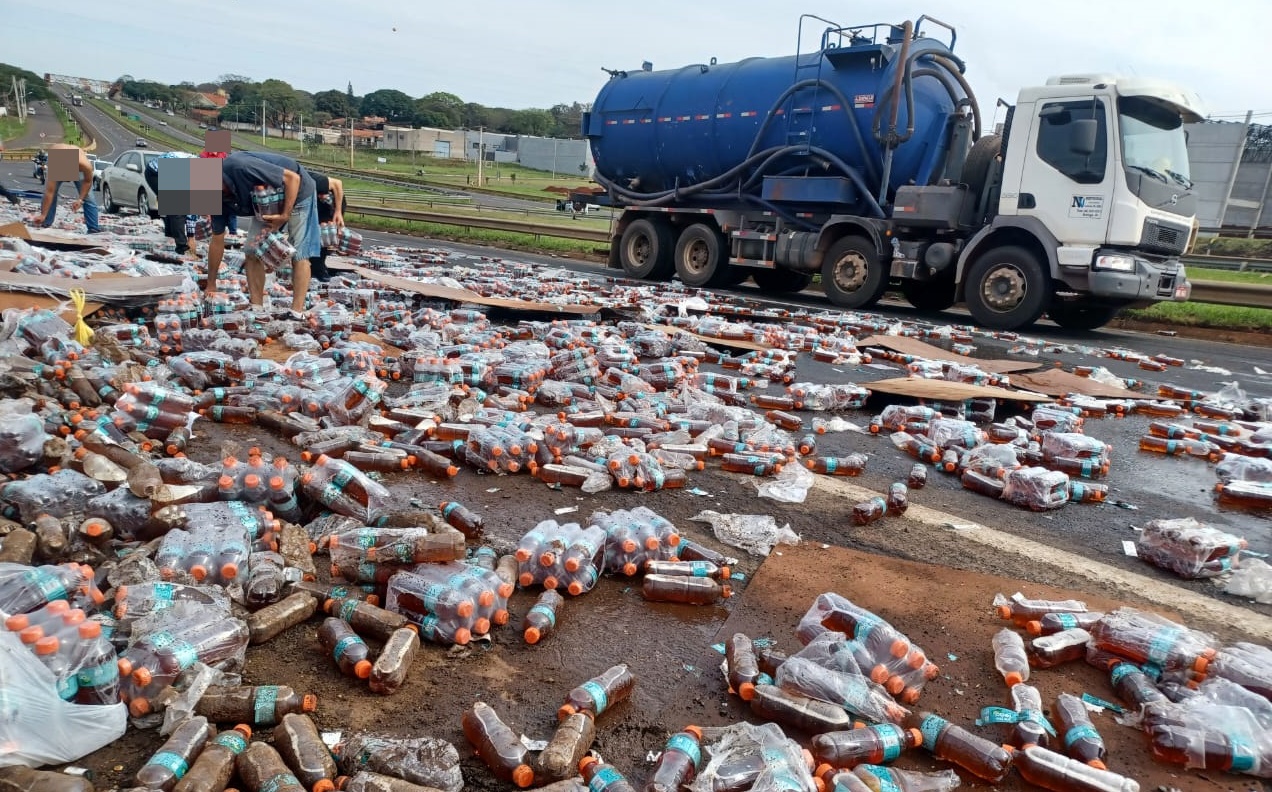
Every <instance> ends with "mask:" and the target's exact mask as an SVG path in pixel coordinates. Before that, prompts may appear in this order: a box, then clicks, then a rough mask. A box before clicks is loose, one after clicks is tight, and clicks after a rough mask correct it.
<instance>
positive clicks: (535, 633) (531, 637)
mask: <svg viewBox="0 0 1272 792" xmlns="http://www.w3.org/2000/svg"><path fill="white" fill-rule="evenodd" d="M541 637H542V633H540V632H539V628H538V627H527V628H526V632H525V639H526V643H528V644H537V643H538V642H539V639H540V638H541Z"/></svg>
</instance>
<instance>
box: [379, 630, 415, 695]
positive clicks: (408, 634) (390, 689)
mask: <svg viewBox="0 0 1272 792" xmlns="http://www.w3.org/2000/svg"><path fill="white" fill-rule="evenodd" d="M419 649H420V634H419V630H418V629H417V628H416V627H415V625H414V624H411V625H408V626H406V627H403V628H401V629H399V630H394V631H393V632H392V633H391V634H390V635H389V639H388V640H387V641H385V642H384V648H383V649H381V650H380V656H379V657H377V658H376V659H375V665H373V666H371V676H370V677H369V678H368V684H369V686H370V688H371V692H372V693H379V694H381V695H384V696H388V695H392V694H393V693H396V692H397V690H398V688H400V687H402V683H403V682H405V681H406V675H407V673H408V672H409V671H410V670H411V663H412V662H414V661H415V653H416V652H418V651H419Z"/></svg>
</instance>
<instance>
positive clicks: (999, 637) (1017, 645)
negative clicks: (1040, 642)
mask: <svg viewBox="0 0 1272 792" xmlns="http://www.w3.org/2000/svg"><path fill="white" fill-rule="evenodd" d="M993 647H994V667H995V668H997V669H998V673H1000V674H1002V675H1003V680H1004V681H1005V682H1006V683H1007V687H1009V688H1010V687H1012V686H1014V685H1018V684H1020V683H1021V682H1028V681H1029V655H1028V654H1026V653H1025V642H1024V639H1022V638H1021V637H1020V633H1017V632H1015V631H1014V630H1010V629H1006V628H1004V629H1002V630H999V631H998V632H997V633H996V634H995V635H994V638H993Z"/></svg>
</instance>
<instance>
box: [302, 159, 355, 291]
mask: <svg viewBox="0 0 1272 792" xmlns="http://www.w3.org/2000/svg"><path fill="white" fill-rule="evenodd" d="M309 175H310V176H312V177H313V179H314V186H315V187H316V188H317V190H318V224H319V225H322V224H324V223H335V224H336V227H337V228H343V227H344V213H345V210H346V209H348V208H349V203H348V202H347V201H345V197H344V182H342V181H340V180H339V179H336V178H332V177H331V176H328V175H326V174H323V173H314V172H313V171H310V174H309ZM330 253H331V248H329V247H326V246H325V245H324V246H323V247H322V249H321V252H320V253H319V254H318V255H317V256H316V257H314V258H312V259H310V260H309V264H310V271H311V274H312V275H313V277H314V279H315V280H320V281H323V282H326V281H329V280H331V273H330V272H328V271H327V256H328V255H330Z"/></svg>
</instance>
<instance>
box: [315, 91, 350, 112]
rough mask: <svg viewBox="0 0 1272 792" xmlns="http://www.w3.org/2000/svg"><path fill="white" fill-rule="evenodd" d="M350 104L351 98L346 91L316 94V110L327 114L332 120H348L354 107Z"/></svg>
mask: <svg viewBox="0 0 1272 792" xmlns="http://www.w3.org/2000/svg"><path fill="white" fill-rule="evenodd" d="M354 106H355V105H352V104H350V103H349V97H348V96H347V95H346V94H345V92H344V91H337V90H334V89H333V90H330V91H319V92H318V93H316V94H314V110H315V111H316V112H320V113H327V114H329V115H330V116H331V117H332V118H346V117H348V115H349V109H350V108H351V107H354Z"/></svg>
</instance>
